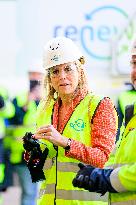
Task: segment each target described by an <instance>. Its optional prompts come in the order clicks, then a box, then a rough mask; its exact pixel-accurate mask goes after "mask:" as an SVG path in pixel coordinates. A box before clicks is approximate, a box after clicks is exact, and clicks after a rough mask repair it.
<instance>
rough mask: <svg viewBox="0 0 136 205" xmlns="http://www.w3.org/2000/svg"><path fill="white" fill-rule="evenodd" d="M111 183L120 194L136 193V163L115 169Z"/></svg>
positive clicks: (111, 176)
mask: <svg viewBox="0 0 136 205" xmlns="http://www.w3.org/2000/svg"><path fill="white" fill-rule="evenodd" d="M110 181H111V185H112V187H113V188H114V189H116V190H117V191H118V192H125V191H136V163H133V164H131V165H124V166H122V167H120V168H116V169H114V170H113V171H112V172H111V175H110Z"/></svg>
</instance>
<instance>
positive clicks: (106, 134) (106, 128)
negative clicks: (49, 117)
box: [53, 92, 117, 168]
mask: <svg viewBox="0 0 136 205" xmlns="http://www.w3.org/2000/svg"><path fill="white" fill-rule="evenodd" d="M86 94H87V93H86V92H84V94H82V95H78V96H76V97H75V99H73V104H72V106H71V107H70V108H69V110H68V112H67V114H66V115H65V119H63V122H61V123H60V125H59V129H58V120H59V119H58V117H59V114H58V112H59V107H60V99H59V100H58V101H57V102H56V103H55V105H54V112H53V126H54V127H55V128H56V129H57V130H58V131H59V132H60V133H62V132H63V130H64V128H65V125H66V123H67V122H68V120H69V118H70V116H71V115H72V113H73V111H74V109H75V107H76V106H77V105H78V104H79V103H80V101H81V100H82V99H83V98H84V97H85V95H86ZM116 120H117V114H116V111H115V107H114V104H113V103H112V101H111V99H109V98H108V97H105V98H104V99H103V100H102V101H101V102H100V104H99V105H98V107H97V110H96V112H95V115H94V118H93V125H92V124H91V125H90V126H91V129H92V131H91V137H90V140H91V144H92V147H88V146H86V145H84V144H82V143H81V142H79V141H76V140H71V145H70V150H69V151H65V156H66V157H70V158H75V159H77V160H79V161H81V162H83V163H86V164H90V165H92V166H95V167H100V168H102V167H103V166H104V164H105V163H106V162H107V160H108V158H109V155H110V153H111V151H112V150H113V148H114V145H115V137H116V131H117V130H116V123H117V122H116ZM79 150H80V151H79Z"/></svg>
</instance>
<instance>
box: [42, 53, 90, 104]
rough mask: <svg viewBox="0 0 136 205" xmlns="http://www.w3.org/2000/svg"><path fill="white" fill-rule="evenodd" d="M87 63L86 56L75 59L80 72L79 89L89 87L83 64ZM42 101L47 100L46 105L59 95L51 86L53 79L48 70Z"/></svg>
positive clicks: (43, 84) (44, 79)
mask: <svg viewBox="0 0 136 205" xmlns="http://www.w3.org/2000/svg"><path fill="white" fill-rule="evenodd" d="M84 63H85V59H84V57H81V58H80V59H79V60H77V61H75V64H76V67H77V70H78V72H79V74H80V77H79V82H78V90H82V89H87V90H88V83H87V77H86V74H85V70H84V68H83V64H84ZM42 90H43V92H42V101H44V102H45V105H46V104H47V103H49V102H50V101H51V100H55V99H56V98H57V97H58V94H57V92H56V90H55V89H54V88H53V87H52V86H51V79H50V75H49V72H48V70H47V71H46V73H45V76H44V78H43V82H42Z"/></svg>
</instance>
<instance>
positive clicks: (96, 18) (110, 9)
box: [53, 5, 134, 60]
mask: <svg viewBox="0 0 136 205" xmlns="http://www.w3.org/2000/svg"><path fill="white" fill-rule="evenodd" d="M74 18H76V17H75V16H74ZM128 21H129V16H128V14H127V13H126V12H125V11H124V10H123V9H121V8H119V7H117V6H112V5H105V6H100V7H97V8H95V9H94V10H92V11H91V12H88V14H85V15H84V21H83V25H82V24H81V26H80V27H79V26H77V25H65V26H62V25H56V26H55V27H54V31H53V35H54V37H56V36H59V35H63V36H66V37H69V38H71V39H72V40H74V41H80V44H81V46H82V48H83V49H84V51H85V52H86V53H87V54H88V55H89V56H90V57H91V58H95V59H97V60H110V59H111V56H110V51H109V44H110V40H111V39H112V37H113V36H119V35H120V33H121V31H122V30H123V29H124V27H125V26H126V25H127V24H128ZM78 22H79V19H78ZM78 25H79V24H78ZM133 34H134V26H133V23H131V24H130V26H129V29H126V30H125V33H124V35H125V38H126V39H127V40H131V39H132V37H133ZM126 47H127V46H126V45H125V44H123V45H122V47H121V49H120V52H119V55H121V54H122V53H123V52H126V51H127V49H126Z"/></svg>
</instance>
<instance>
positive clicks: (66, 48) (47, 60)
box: [43, 37, 83, 69]
mask: <svg viewBox="0 0 136 205" xmlns="http://www.w3.org/2000/svg"><path fill="white" fill-rule="evenodd" d="M81 57H83V54H82V53H81V51H80V50H79V48H78V47H77V46H76V44H75V43H74V42H73V41H72V40H71V39H69V38H66V37H56V38H53V39H52V40H51V41H49V42H48V43H47V44H46V45H45V47H44V53H43V67H44V68H45V69H48V68H51V67H53V66H56V65H60V64H64V63H69V62H73V61H76V60H78V59H80V58H81Z"/></svg>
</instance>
